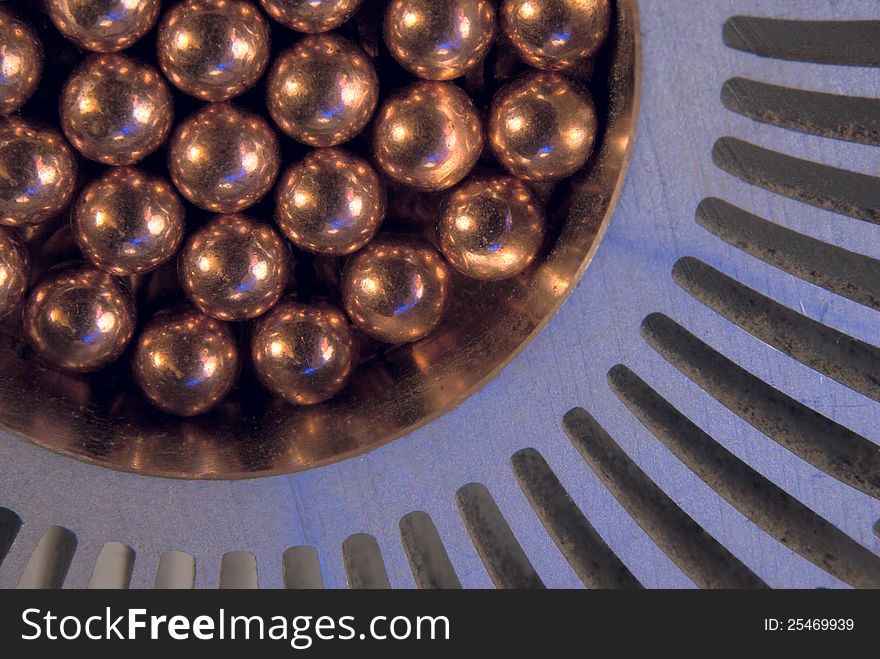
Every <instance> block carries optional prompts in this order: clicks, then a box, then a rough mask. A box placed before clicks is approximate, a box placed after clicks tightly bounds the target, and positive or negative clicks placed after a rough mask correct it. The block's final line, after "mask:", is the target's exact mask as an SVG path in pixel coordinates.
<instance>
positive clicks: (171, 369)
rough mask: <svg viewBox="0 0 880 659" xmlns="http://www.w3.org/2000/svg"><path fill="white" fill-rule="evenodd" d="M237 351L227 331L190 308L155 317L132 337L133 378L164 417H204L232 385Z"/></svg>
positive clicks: (224, 396) (236, 366) (219, 324)
mask: <svg viewBox="0 0 880 659" xmlns="http://www.w3.org/2000/svg"><path fill="white" fill-rule="evenodd" d="M238 366H239V357H238V346H237V345H236V342H235V337H234V336H233V334H232V331H231V330H230V329H229V327H228V326H227V325H226V324H225V323H222V322H220V321H218V320H214V319H213V318H211V317H209V316H206V315H205V314H203V313H201V312H199V311H197V310H196V309H192V308H184V309H174V310H171V311H166V312H162V313H160V314H158V315H157V316H155V317H154V318H153V319H152V320H151V321H150V322H149V323H148V324H147V326H146V327H145V328H144V331H143V332H142V333H141V335H140V336H139V337H138V338H137V343H136V346H135V352H134V361H133V364H132V373H133V374H134V380H135V382H137V384H138V387H140V389H141V391H142V392H143V393H144V395H145V396H146V397H147V399H148V400H149V401H150V402H151V403H153V405H155V406H156V407H158V408H159V409H160V410H162V411H163V412H168V413H169V414H175V415H177V416H195V415H197V414H202V413H203V412H207V411H208V410H210V409H211V408H213V407H214V406H216V405H217V404H218V403H219V402H220V401H222V400H223V399H224V398H226V395H227V394H228V393H229V392H230V391H231V390H232V388H233V387H234V386H235V381H236V379H237V378H238Z"/></svg>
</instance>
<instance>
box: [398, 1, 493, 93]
mask: <svg viewBox="0 0 880 659" xmlns="http://www.w3.org/2000/svg"><path fill="white" fill-rule="evenodd" d="M494 40H495V5H494V3H493V2H492V0H448V1H445V2H438V0H394V1H393V2H392V3H391V4H390V5H388V11H387V12H386V14H385V43H386V44H387V45H388V50H389V51H391V54H392V55H393V56H394V58H395V59H396V60H397V61H398V62H400V64H401V65H402V66H403V67H404V68H405V69H407V70H408V71H410V72H411V73H413V74H415V75H417V76H419V77H420V78H425V79H427V80H452V79H453V78H458V77H459V76H462V75H464V74H465V73H467V72H468V71H469V70H470V69H472V68H473V67H474V66H476V65H477V64H478V63H480V62H481V61H483V59H484V58H485V57H486V55H487V54H488V52H489V49H490V48H491V47H492V42H493V41H494Z"/></svg>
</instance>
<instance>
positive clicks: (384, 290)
mask: <svg viewBox="0 0 880 659" xmlns="http://www.w3.org/2000/svg"><path fill="white" fill-rule="evenodd" d="M451 289H452V274H451V271H450V269H449V266H447V265H446V262H445V261H444V260H443V258H442V257H441V256H440V254H438V253H437V251H436V250H435V249H434V248H433V247H431V246H430V245H429V244H427V243H425V242H422V241H420V240H415V239H412V238H404V237H392V236H387V235H386V236H380V237H379V238H377V239H376V240H374V241H373V242H371V243H370V244H369V245H367V246H366V247H365V248H364V249H363V250H361V251H360V252H358V253H357V254H355V255H354V256H353V257H352V258H351V260H350V261H349V262H348V263H347V264H346V267H345V271H344V273H343V282H342V296H343V301H344V304H345V310H346V311H347V312H348V315H349V317H350V318H351V320H352V322H354V324H355V325H356V326H357V327H358V328H360V329H361V330H362V331H363V332H365V333H366V334H368V335H369V336H371V337H373V338H375V339H378V340H379V341H384V342H386V343H409V342H411V341H416V340H418V339H421V338H423V337H425V336H427V335H428V334H430V333H431V331H432V330H433V329H434V328H435V327H436V326H437V324H438V323H439V322H440V320H441V319H442V317H443V313H444V312H445V311H446V307H447V305H448V302H449V297H450V292H451Z"/></svg>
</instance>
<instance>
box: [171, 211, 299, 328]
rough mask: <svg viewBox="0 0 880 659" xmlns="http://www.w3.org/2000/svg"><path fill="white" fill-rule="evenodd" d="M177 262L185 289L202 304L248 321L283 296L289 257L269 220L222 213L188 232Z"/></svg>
mask: <svg viewBox="0 0 880 659" xmlns="http://www.w3.org/2000/svg"><path fill="white" fill-rule="evenodd" d="M178 267H179V273H180V283H181V284H182V286H183V290H184V292H185V293H186V295H187V297H189V299H190V300H192V302H193V303H194V304H195V305H196V306H197V307H198V308H199V309H201V310H202V311H204V312H205V313H206V314H208V315H209V316H213V317H214V318H219V319H220V320H247V319H249V318H256V317H257V316H262V315H263V314H264V313H266V312H267V311H269V309H271V308H272V307H274V306H275V304H276V303H277V302H278V300H279V299H280V298H281V295H282V293H283V292H284V288H285V286H286V285H287V281H288V277H289V274H290V268H291V256H290V252H289V250H288V248H287V245H286V244H285V243H284V241H283V240H282V239H281V237H280V236H279V235H278V234H277V233H276V232H275V231H274V230H273V229H272V228H271V227H270V226H269V225H267V224H263V223H262V222H255V221H254V220H252V219H250V218H248V217H245V216H244V215H220V216H218V217H216V218H214V219H213V220H212V221H211V222H209V223H208V224H206V225H205V226H204V227H202V228H201V229H199V230H198V231H196V232H195V233H193V234H192V235H191V236H190V237H189V239H188V240H187V242H186V245H185V246H184V248H183V251H182V252H181V254H180V261H179V266H178Z"/></svg>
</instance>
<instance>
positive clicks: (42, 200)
mask: <svg viewBox="0 0 880 659" xmlns="http://www.w3.org/2000/svg"><path fill="white" fill-rule="evenodd" d="M76 171H77V169H76V158H75V156H74V154H73V150H72V149H71V148H70V147H69V146H68V145H67V142H66V141H65V140H64V138H63V137H62V136H61V134H60V133H58V132H56V131H55V130H54V129H52V128H48V127H43V126H38V125H36V124H33V123H30V122H28V121H24V120H22V119H16V118H7V119H4V120H2V121H0V224H5V225H7V226H15V227H20V226H24V225H28V224H40V223H41V222H45V221H46V220H48V219H50V218H51V217H53V216H54V215H55V214H57V213H59V212H60V211H62V210H64V208H66V207H67V205H68V204H69V203H70V199H71V197H73V192H74V189H75V188H76Z"/></svg>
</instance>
